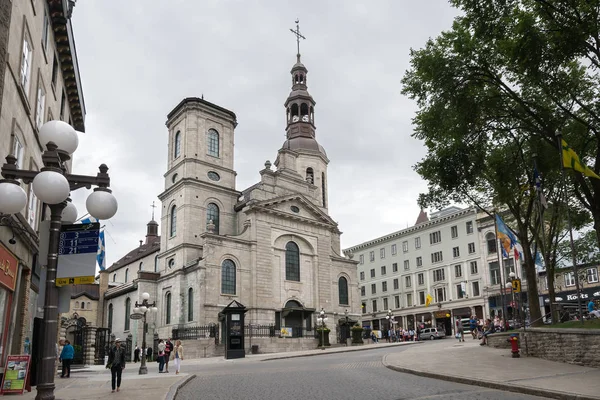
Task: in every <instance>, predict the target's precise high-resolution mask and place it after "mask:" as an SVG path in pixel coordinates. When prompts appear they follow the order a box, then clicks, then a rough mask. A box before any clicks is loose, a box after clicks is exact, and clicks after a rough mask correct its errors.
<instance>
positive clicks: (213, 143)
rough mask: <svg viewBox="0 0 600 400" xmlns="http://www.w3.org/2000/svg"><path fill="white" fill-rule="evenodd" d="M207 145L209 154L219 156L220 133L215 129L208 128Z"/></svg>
mask: <svg viewBox="0 0 600 400" xmlns="http://www.w3.org/2000/svg"><path fill="white" fill-rule="evenodd" d="M206 145H207V146H206V147H207V152H208V155H209V156H213V157H219V133H218V132H217V131H215V130H214V129H209V130H208V135H207V143H206Z"/></svg>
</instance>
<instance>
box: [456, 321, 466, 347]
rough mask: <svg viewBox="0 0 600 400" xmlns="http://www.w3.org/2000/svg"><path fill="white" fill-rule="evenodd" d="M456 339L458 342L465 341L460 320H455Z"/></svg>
mask: <svg viewBox="0 0 600 400" xmlns="http://www.w3.org/2000/svg"><path fill="white" fill-rule="evenodd" d="M456 338H457V339H458V341H459V342H464V341H465V332H464V329H463V324H462V321H461V320H460V318H456Z"/></svg>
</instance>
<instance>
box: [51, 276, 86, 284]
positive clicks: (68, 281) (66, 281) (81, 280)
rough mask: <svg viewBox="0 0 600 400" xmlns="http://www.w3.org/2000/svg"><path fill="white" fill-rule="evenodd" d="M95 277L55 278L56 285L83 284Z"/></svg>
mask: <svg viewBox="0 0 600 400" xmlns="http://www.w3.org/2000/svg"><path fill="white" fill-rule="evenodd" d="M94 282H95V279H94V277H93V276H78V277H75V278H56V286H57V287H61V286H67V285H84V284H86V283H94Z"/></svg>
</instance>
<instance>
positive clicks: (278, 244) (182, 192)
mask: <svg viewBox="0 0 600 400" xmlns="http://www.w3.org/2000/svg"><path fill="white" fill-rule="evenodd" d="M307 75H308V70H307V68H306V67H305V66H304V64H302V62H301V59H300V54H297V56H296V63H295V64H294V65H293V66H292V69H291V92H290V94H289V96H288V98H287V99H286V100H285V104H284V105H285V113H286V121H287V122H286V126H285V130H286V140H285V141H284V142H283V144H281V147H280V148H279V150H278V152H277V157H276V159H275V162H274V163H273V164H271V162H270V161H266V162H265V164H264V168H263V169H262V170H260V171H259V174H260V179H259V180H258V182H257V183H255V184H254V185H252V186H250V187H248V188H245V189H243V190H241V191H240V190H239V189H238V188H236V185H235V177H236V172H235V170H234V135H235V128H236V125H237V121H236V115H235V114H234V113H233V112H232V111H230V110H227V109H225V108H223V107H220V106H218V105H216V104H212V103H210V102H208V101H206V100H204V99H201V98H185V99H184V100H182V101H181V102H180V103H179V104H178V105H177V106H176V107H175V108H174V109H173V110H172V111H171V112H170V113H169V114H168V115H167V122H166V126H167V128H168V138H169V140H168V148H167V152H168V165H167V170H166V171H165V174H164V179H165V181H164V182H165V183H164V191H163V192H162V193H160V194H159V196H158V197H159V199H160V201H161V202H162V208H161V219H160V235H159V234H158V233H159V232H158V229H159V228H158V224H157V222H155V221H154V220H152V221H151V222H150V223H149V224H148V227H147V235H146V241H145V243H143V242H142V241H140V246H139V247H137V248H135V249H133V250H132V251H131V252H130V253H129V254H127V255H126V256H124V257H123V258H121V259H120V260H119V261H118V262H116V263H115V264H113V265H112V266H111V267H110V268H108V269H107V270H106V271H105V273H106V274H107V275H108V276H107V279H108V282H109V289H108V290H107V291H106V293H105V295H104V296H103V302H104V304H103V306H104V310H105V312H104V320H105V326H107V327H109V328H110V329H111V331H112V332H113V334H114V335H115V336H119V337H127V336H128V334H133V336H134V339H133V340H135V341H136V342H137V344H138V345H141V338H140V337H139V336H136V334H137V332H136V328H135V327H134V326H133V322H135V321H130V313H131V312H132V308H133V306H134V303H135V302H136V301H140V299H141V293H143V292H148V293H149V294H150V301H151V302H152V301H156V307H157V308H158V312H157V313H155V315H153V320H152V319H150V317H149V325H150V327H151V329H150V330H149V331H148V333H147V335H148V336H147V340H149V341H151V340H152V335H153V334H154V335H158V337H160V338H167V337H171V335H172V331H173V330H174V329H185V328H186V327H194V326H205V325H212V324H219V323H220V322H219V313H220V312H221V311H222V309H223V308H224V307H226V306H227V305H228V304H229V303H231V302H232V301H233V300H236V301H237V302H239V303H241V304H243V305H244V306H245V307H246V308H247V312H246V317H245V319H246V324H255V325H270V326H273V327H274V329H276V330H280V329H281V328H283V327H291V328H292V332H293V331H294V330H297V331H298V332H302V331H310V330H312V329H314V326H315V325H316V319H317V315H318V314H319V313H320V312H321V310H323V311H324V312H325V313H326V314H327V317H328V320H327V326H328V327H329V328H330V329H331V334H332V341H334V337H333V335H335V333H336V332H338V328H339V325H340V324H346V325H347V324H348V323H349V321H350V323H353V322H356V321H358V319H359V316H360V293H359V291H358V282H357V280H358V278H357V262H356V261H353V260H352V256H351V255H349V257H345V256H344V255H342V253H341V249H340V235H341V232H340V230H339V228H338V225H337V223H336V222H335V221H334V220H333V219H332V218H331V217H330V215H329V204H328V174H327V166H328V164H329V158H328V157H327V153H326V152H325V149H324V148H323V146H321V145H320V144H319V143H318V141H317V139H316V128H315V101H314V99H313V98H312V96H311V95H310V94H309V93H308V88H307ZM277 136H278V135H273V137H277ZM137 330H138V331H139V329H137ZM140 332H141V331H140ZM140 334H141V333H140Z"/></svg>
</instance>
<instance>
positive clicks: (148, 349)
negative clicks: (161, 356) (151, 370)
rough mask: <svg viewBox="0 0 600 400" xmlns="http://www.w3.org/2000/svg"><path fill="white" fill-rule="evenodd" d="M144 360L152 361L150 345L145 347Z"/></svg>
mask: <svg viewBox="0 0 600 400" xmlns="http://www.w3.org/2000/svg"><path fill="white" fill-rule="evenodd" d="M146 356H147V357H148V358H147V359H146V361H152V347H146Z"/></svg>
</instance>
